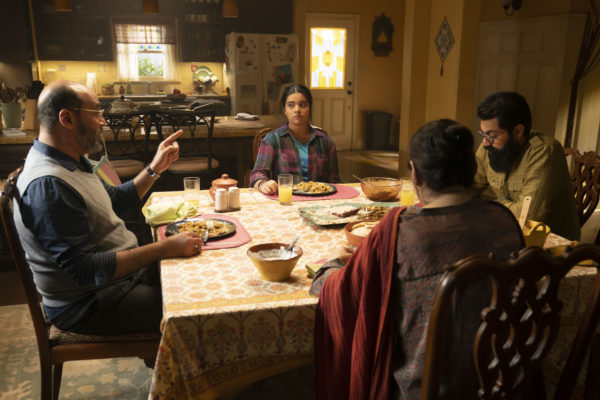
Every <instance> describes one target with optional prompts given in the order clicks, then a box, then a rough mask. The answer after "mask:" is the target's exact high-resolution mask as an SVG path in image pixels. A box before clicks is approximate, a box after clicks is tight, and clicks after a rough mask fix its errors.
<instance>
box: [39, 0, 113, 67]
mask: <svg viewBox="0 0 600 400" xmlns="http://www.w3.org/2000/svg"><path fill="white" fill-rule="evenodd" d="M97 3H98V2H96V1H76V0H75V1H73V2H72V4H73V11H54V7H53V6H52V0H32V7H33V18H34V24H35V33H36V35H35V36H36V42H37V48H38V55H39V58H40V59H41V60H82V61H83V60H86V61H87V60H90V61H110V60H112V58H113V51H112V41H111V33H110V26H109V19H108V17H107V15H106V14H105V11H102V9H101V8H100V7H98V5H97Z"/></svg>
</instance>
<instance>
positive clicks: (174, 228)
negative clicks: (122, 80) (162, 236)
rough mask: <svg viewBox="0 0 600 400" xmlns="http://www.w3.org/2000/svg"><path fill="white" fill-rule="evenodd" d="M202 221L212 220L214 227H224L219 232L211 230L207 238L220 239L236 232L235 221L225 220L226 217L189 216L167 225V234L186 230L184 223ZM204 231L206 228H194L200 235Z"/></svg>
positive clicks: (175, 233)
mask: <svg viewBox="0 0 600 400" xmlns="http://www.w3.org/2000/svg"><path fill="white" fill-rule="evenodd" d="M200 221H206V222H207V223H209V221H212V223H213V228H212V229H215V228H218V227H222V229H223V231H222V232H219V233H216V234H214V233H211V231H210V230H209V234H208V239H207V240H220V239H224V238H226V237H229V236H231V235H233V234H235V229H236V226H235V224H234V223H233V222H230V221H225V220H224V219H218V218H188V219H184V220H181V221H177V222H173V223H171V224H169V225H167V228H166V235H167V236H170V235H177V234H178V233H181V232H184V231H185V230H186V229H185V228H184V226H185V225H184V224H189V223H193V222H200ZM204 231H205V229H204V228H198V229H194V230H193V232H195V233H198V234H199V235H203V234H204Z"/></svg>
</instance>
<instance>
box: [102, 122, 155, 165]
mask: <svg viewBox="0 0 600 400" xmlns="http://www.w3.org/2000/svg"><path fill="white" fill-rule="evenodd" d="M103 116H104V120H105V121H106V126H107V127H108V128H109V129H110V131H111V133H112V140H108V141H104V149H105V155H106V156H107V157H108V158H109V159H111V160H113V161H114V160H124V159H134V160H139V161H142V162H146V161H147V158H148V148H147V145H148V142H147V140H146V136H147V135H146V134H144V135H143V136H141V135H142V126H144V119H143V115H141V114H140V113H138V112H137V111H130V112H124V113H115V114H113V113H107V112H105V113H104V114H103ZM148 131H149V129H144V130H143V132H144V133H148ZM105 132H106V130H105Z"/></svg>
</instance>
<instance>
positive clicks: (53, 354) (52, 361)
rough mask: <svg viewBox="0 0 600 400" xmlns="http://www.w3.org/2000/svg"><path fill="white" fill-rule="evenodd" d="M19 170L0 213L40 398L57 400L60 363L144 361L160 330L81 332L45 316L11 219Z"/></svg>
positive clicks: (150, 357) (9, 184)
mask: <svg viewBox="0 0 600 400" xmlns="http://www.w3.org/2000/svg"><path fill="white" fill-rule="evenodd" d="M21 171H22V167H21V168H19V169H17V170H16V171H14V172H13V173H12V174H11V175H10V176H9V178H8V180H7V181H6V184H5V186H4V190H3V192H2V195H0V215H1V217H2V223H3V225H4V231H5V232H6V238H7V241H8V244H9V247H10V249H11V252H12V255H13V258H14V262H15V264H16V267H17V272H18V274H19V279H20V280H21V283H22V284H23V288H24V289H25V294H26V297H27V305H28V306H29V312H30V314H31V319H32V321H33V326H34V329H35V336H36V340H37V344H38V351H39V356H40V369H41V398H42V399H43V400H50V399H53V400H56V399H58V394H59V391H60V383H61V378H62V366H63V363H65V362H66V361H75V360H90V359H104V358H116V357H139V358H142V359H144V360H145V361H146V362H147V361H148V360H150V361H152V360H154V359H155V357H156V354H157V352H158V346H159V343H160V334H159V333H153V332H140V333H130V334H123V335H84V334H77V333H72V332H65V331H61V330H59V329H58V328H56V327H55V326H53V325H52V324H51V323H50V322H49V321H48V320H46V318H45V316H44V312H43V308H42V305H41V303H40V299H39V295H38V292H37V289H36V286H35V283H34V281H33V274H32V272H31V270H30V269H29V265H28V264H27V260H26V257H25V252H24V251H23V247H22V245H21V240H20V238H19V234H18V232H17V229H16V226H15V222H14V220H13V208H12V207H13V201H14V203H15V205H16V204H18V203H19V202H20V197H19V194H18V190H17V187H16V183H17V179H18V177H19V174H20V173H21Z"/></svg>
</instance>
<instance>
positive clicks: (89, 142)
mask: <svg viewBox="0 0 600 400" xmlns="http://www.w3.org/2000/svg"><path fill="white" fill-rule="evenodd" d="M90 132H91V130H88V128H87V127H86V126H84V125H83V124H81V125H80V127H79V132H78V136H77V139H78V140H79V144H80V145H81V147H82V148H83V151H84V152H85V154H97V153H100V152H101V151H102V150H103V147H102V144H101V143H100V141H99V140H98V135H99V132H100V131H98V132H96V134H95V135H94V137H93V139H92V137H91V135H90Z"/></svg>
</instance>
